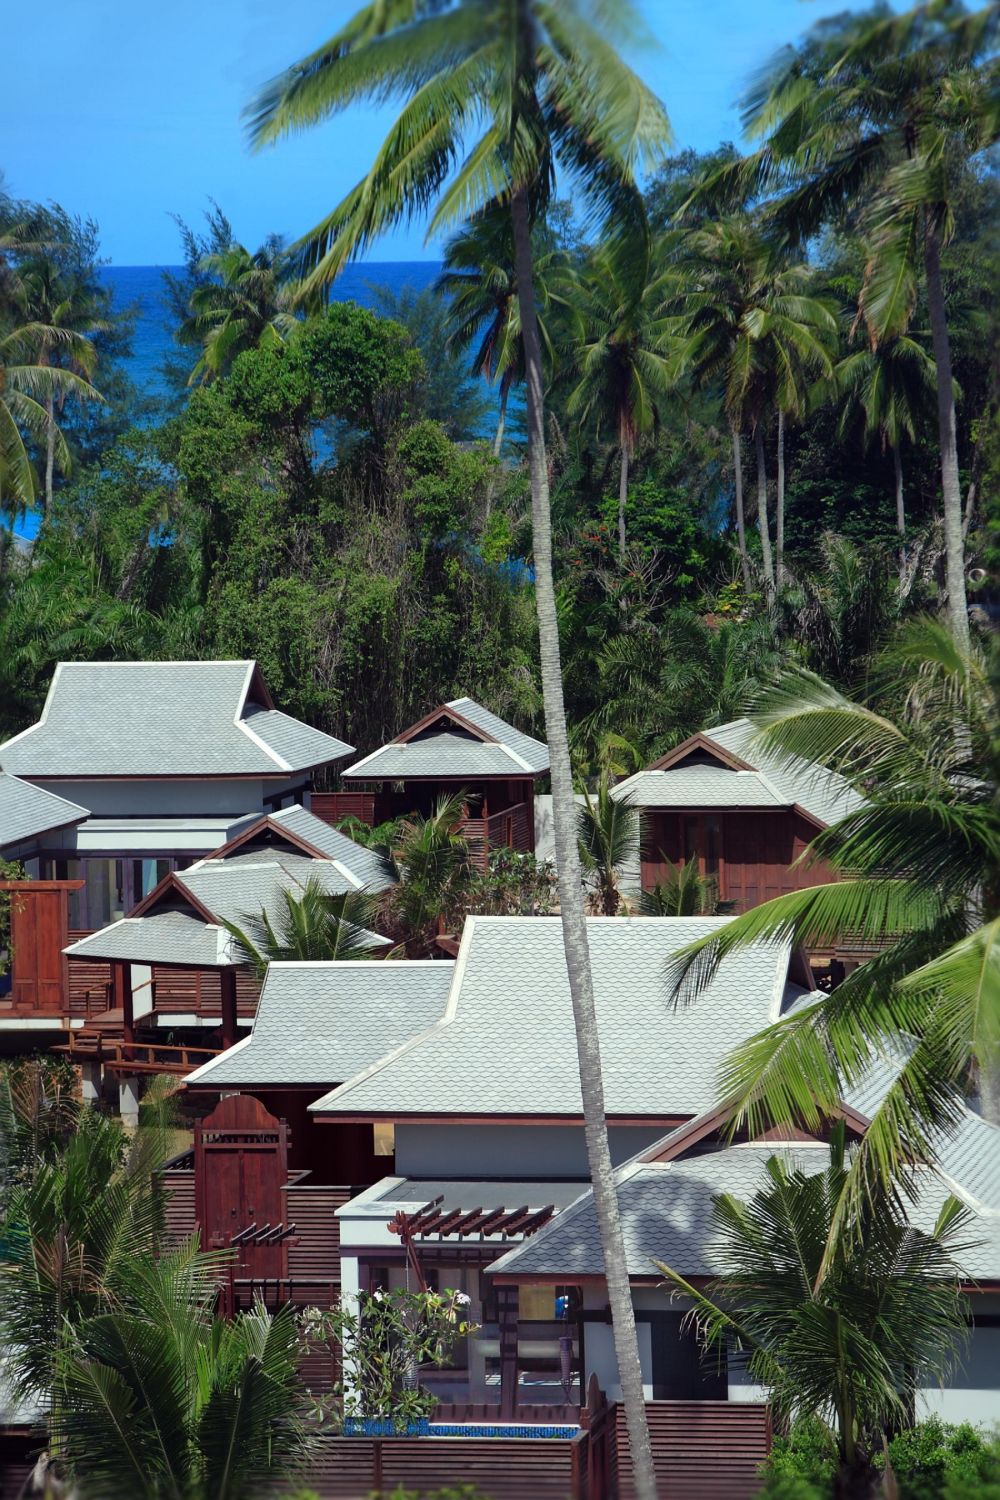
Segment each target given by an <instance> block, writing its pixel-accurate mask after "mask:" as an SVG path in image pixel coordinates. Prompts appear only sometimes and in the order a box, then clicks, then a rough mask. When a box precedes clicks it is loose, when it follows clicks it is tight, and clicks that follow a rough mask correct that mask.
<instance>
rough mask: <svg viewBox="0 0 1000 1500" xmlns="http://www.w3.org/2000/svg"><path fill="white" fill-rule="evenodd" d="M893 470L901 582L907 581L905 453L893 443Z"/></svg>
mask: <svg viewBox="0 0 1000 1500" xmlns="http://www.w3.org/2000/svg"><path fill="white" fill-rule="evenodd" d="M892 470H893V473H894V474H895V476H896V531H897V533H898V535H899V582H900V585H901V586H902V584H903V583H905V581H906V505H905V502H904V500H903V455H902V454H901V453H900V451H899V444H898V443H893V445H892Z"/></svg>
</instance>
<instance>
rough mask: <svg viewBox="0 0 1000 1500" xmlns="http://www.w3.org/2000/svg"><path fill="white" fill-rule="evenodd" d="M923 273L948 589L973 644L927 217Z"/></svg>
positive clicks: (942, 314)
mask: <svg viewBox="0 0 1000 1500" xmlns="http://www.w3.org/2000/svg"><path fill="white" fill-rule="evenodd" d="M924 270H925V274H926V277H927V311H928V313H929V314H930V320H931V341H932V344H933V346H934V364H935V366H936V368H937V405H938V435H939V443H940V448H941V493H942V496H943V499H944V558H945V586H946V588H947V590H948V620H949V624H950V625H951V629H952V634H953V635H954V637H955V640H956V641H957V642H958V644H959V645H960V646H962V647H964V648H965V649H968V646H969V607H968V602H967V600H966V595H965V546H964V542H963V538H962V491H961V487H960V485H959V478H958V441H957V438H956V435H955V393H954V389H953V387H952V376H951V347H950V345H949V341H948V315H947V312H946V310H945V302H944V286H943V284H942V281H941V237H940V235H939V233H938V230H937V228H936V227H935V226H934V224H933V223H932V222H931V221H930V220H929V219H928V221H927V223H926V225H925V229H924Z"/></svg>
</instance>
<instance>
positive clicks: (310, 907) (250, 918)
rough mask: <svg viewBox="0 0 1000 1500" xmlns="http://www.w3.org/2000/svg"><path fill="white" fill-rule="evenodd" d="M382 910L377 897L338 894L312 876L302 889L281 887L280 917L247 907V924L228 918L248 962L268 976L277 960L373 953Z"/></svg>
mask: <svg viewBox="0 0 1000 1500" xmlns="http://www.w3.org/2000/svg"><path fill="white" fill-rule="evenodd" d="M376 915H377V908H376V904H375V902H374V900H373V899H372V897H370V896H366V895H364V894H363V892H361V891H345V892H343V893H342V894H337V895H333V894H331V893H330V892H329V891H326V890H324V889H323V887H322V885H320V883H319V881H317V880H308V881H307V882H306V884H305V886H304V887H303V888H302V894H301V895H296V894H295V892H294V891H291V890H282V891H281V892H280V906H279V911H278V915H277V918H276V919H272V917H271V915H270V914H269V913H268V912H267V911H266V910H265V908H263V907H261V910H260V912H259V913H256V914H254V913H252V912H242V913H241V916H242V918H243V923H244V924H245V925H242V926H241V925H239V924H237V923H235V922H225V923H224V924H223V925H224V926H225V928H226V930H227V931H228V932H229V933H231V934H232V936H233V937H234V938H235V939H236V943H237V945H238V948H239V951H240V953H241V954H242V956H243V958H244V959H245V961H246V962H247V963H249V964H251V965H252V966H253V968H254V971H255V972H256V974H257V977H258V978H260V979H263V977H264V975H265V974H266V973H267V966H268V964H269V963H271V962H272V961H274V960H281V961H282V962H285V963H287V962H293V963H323V962H326V961H328V960H330V959H345V960H346V959H359V958H372V957H374V953H375V951H381V950H373V947H372V933H371V930H370V929H371V924H372V922H373V921H374V920H375V917H376Z"/></svg>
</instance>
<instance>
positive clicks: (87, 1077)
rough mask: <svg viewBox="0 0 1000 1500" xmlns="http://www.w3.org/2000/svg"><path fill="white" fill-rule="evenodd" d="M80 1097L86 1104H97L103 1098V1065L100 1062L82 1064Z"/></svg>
mask: <svg viewBox="0 0 1000 1500" xmlns="http://www.w3.org/2000/svg"><path fill="white" fill-rule="evenodd" d="M80 1097H81V1098H82V1099H83V1102H84V1104H96V1103H97V1101H98V1100H99V1099H100V1097H101V1065H100V1063H99V1062H85V1063H81V1064H80Z"/></svg>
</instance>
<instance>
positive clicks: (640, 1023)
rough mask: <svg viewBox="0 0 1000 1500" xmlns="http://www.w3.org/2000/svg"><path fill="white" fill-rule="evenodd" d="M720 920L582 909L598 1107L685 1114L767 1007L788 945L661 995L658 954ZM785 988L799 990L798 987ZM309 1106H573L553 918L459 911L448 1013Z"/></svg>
mask: <svg viewBox="0 0 1000 1500" xmlns="http://www.w3.org/2000/svg"><path fill="white" fill-rule="evenodd" d="M724 920H726V919H725V918H717V917H716V918H712V917H702V918H672V917H659V918H657V917H653V918H624V917H612V918H599V917H598V918H591V919H589V921H588V931H589V937H590V953H591V965H592V969H593V975H594V991H595V999H596V1004H597V1013H598V1023H599V1026H600V1035H601V1054H602V1063H603V1072H604V1090H605V1098H606V1104H607V1109H608V1113H609V1114H611V1115H660V1116H662V1115H664V1114H681V1115H687V1114H690V1115H694V1114H698V1113H700V1112H701V1111H702V1110H704V1109H706V1108H708V1107H709V1106H710V1105H711V1104H712V1103H713V1102H714V1100H715V1075H716V1071H717V1068H718V1066H719V1064H720V1063H721V1062H722V1061H723V1059H724V1058H725V1057H726V1056H727V1055H728V1053H729V1052H730V1051H731V1050H732V1048H733V1047H734V1046H735V1045H736V1043H737V1042H739V1041H741V1040H742V1039H743V1038H745V1037H748V1036H749V1035H751V1033H753V1032H755V1031H757V1030H759V1029H760V1028H761V1027H763V1026H765V1025H766V1024H767V1023H768V1021H769V1020H772V1019H777V1016H778V1013H779V1007H780V1005H781V1002H782V998H783V996H785V995H786V993H787V994H790V993H791V992H792V991H793V990H794V987H792V986H786V984H785V976H786V971H787V965H788V950H787V948H786V947H785V946H782V945H764V944H760V945H755V946H754V947H753V948H750V949H747V950H746V951H745V952H743V953H741V954H740V955H738V956H733V957H730V958H727V959H726V960H725V961H724V962H723V964H722V965H721V967H720V969H719V972H718V974H717V975H716V977H715V979H714V980H713V982H712V984H711V985H710V986H709V988H708V990H707V991H706V992H705V993H704V994H703V995H702V996H701V997H700V998H699V999H698V1000H697V1001H696V1002H694V1003H693V1004H691V1005H687V1006H680V1007H676V1008H675V1007H673V1006H672V1005H671V1004H670V1003H669V1002H668V999H667V996H666V986H665V980H664V972H663V971H664V963H665V960H666V959H667V957H668V955H670V954H671V953H673V952H674V951H676V949H678V948H680V947H682V946H683V945H684V944H685V943H688V942H690V941H692V940H693V939H694V938H696V937H699V936H701V935H702V934H703V933H705V932H708V931H710V930H712V929H714V928H716V927H718V926H719V925H720V923H721V922H722V921H724ZM794 992H795V993H796V994H797V993H800V992H799V991H797V990H794ZM317 1108H323V1109H324V1111H329V1112H331V1113H336V1112H342V1113H358V1114H366V1113H371V1114H400V1115H403V1114H420V1115H436V1114H443V1115H448V1114H459V1115H462V1114H472V1115H493V1114H496V1115H518V1114H527V1115H531V1114H546V1115H550V1114H551V1115H560V1114H561V1115H570V1116H579V1114H580V1112H581V1102H580V1080H579V1073H578V1064H577V1054H576V1039H575V1032H574V1027H573V1012H572V1007H571V1003H570V995H569V985H568V982H567V979H566V961H565V955H564V952H563V945H562V929H561V924H560V921H559V919H558V918H557V917H470V918H468V919H467V920H466V926H465V932H464V935H463V939H462V948H461V952H460V954H459V959H458V970H457V973H456V993H455V994H453V996H452V1001H451V1004H450V1005H449V1019H447V1020H445V1021H443V1022H441V1023H440V1024H439V1025H437V1026H435V1027H434V1028H433V1030H432V1031H431V1032H429V1033H428V1035H427V1036H426V1037H423V1038H421V1039H420V1040H419V1041H417V1042H415V1043H413V1044H411V1045H410V1046H409V1047H407V1048H405V1049H404V1050H402V1051H401V1052H400V1053H399V1054H398V1055H397V1056H396V1057H395V1058H392V1059H389V1060H388V1061H387V1062H385V1063H384V1064H383V1065H382V1066H380V1067H379V1068H378V1069H376V1070H374V1071H373V1072H372V1073H371V1075H370V1076H368V1077H362V1078H359V1079H356V1080H354V1081H352V1082H351V1083H350V1084H348V1085H347V1086H345V1087H344V1088H343V1089H339V1090H337V1092H336V1095H335V1096H330V1097H328V1098H327V1099H326V1100H323V1101H320V1103H319V1104H318V1105H317Z"/></svg>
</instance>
